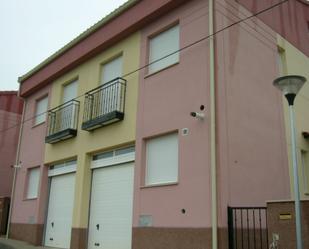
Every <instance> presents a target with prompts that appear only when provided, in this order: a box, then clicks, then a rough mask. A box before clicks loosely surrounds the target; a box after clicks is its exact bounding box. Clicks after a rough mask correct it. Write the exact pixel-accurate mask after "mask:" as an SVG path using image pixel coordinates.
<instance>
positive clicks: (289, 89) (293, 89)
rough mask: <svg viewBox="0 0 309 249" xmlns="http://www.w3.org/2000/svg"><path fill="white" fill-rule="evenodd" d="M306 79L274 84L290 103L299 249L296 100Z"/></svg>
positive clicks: (299, 247) (290, 78) (293, 78)
mask: <svg viewBox="0 0 309 249" xmlns="http://www.w3.org/2000/svg"><path fill="white" fill-rule="evenodd" d="M305 82H306V78H305V77H302V76H298V75H288V76H283V77H280V78H278V79H275V80H274V82H273V84H274V86H275V87H277V88H278V89H279V90H281V91H282V93H283V95H284V96H285V97H286V99H287V101H288V103H289V111H290V128H291V143H292V159H293V178H294V196H295V218H296V242H297V249H302V248H303V242H302V235H301V230H302V229H301V209H300V200H299V199H300V198H299V184H298V165H297V150H296V134H295V124H294V107H293V106H294V99H295V97H296V95H297V93H298V92H299V90H300V89H301V88H302V86H303V85H304V84H305Z"/></svg>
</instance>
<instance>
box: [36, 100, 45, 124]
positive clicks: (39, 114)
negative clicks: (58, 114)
mask: <svg viewBox="0 0 309 249" xmlns="http://www.w3.org/2000/svg"><path fill="white" fill-rule="evenodd" d="M47 108H48V97H47V96H46V97H44V98H42V99H39V100H37V101H36V108H35V120H34V124H35V125H38V124H41V123H44V122H45V120H46V112H47Z"/></svg>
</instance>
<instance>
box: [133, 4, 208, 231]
mask: <svg viewBox="0 0 309 249" xmlns="http://www.w3.org/2000/svg"><path fill="white" fill-rule="evenodd" d="M207 18H208V17H207V1H203V0H199V1H190V3H187V4H186V5H184V6H181V7H180V8H178V9H177V10H175V11H173V12H171V13H169V14H168V15H166V16H164V17H163V18H160V19H159V20H157V21H156V22H154V23H152V24H151V25H149V26H147V27H146V28H145V29H143V30H142V50H141V65H144V64H146V63H147V37H148V36H149V35H151V34H153V33H156V32H158V31H160V30H162V29H163V28H165V27H166V26H169V25H170V24H172V23H175V21H179V25H180V30H181V31H180V47H183V46H186V45H188V44H190V43H192V42H193V41H195V40H198V39H200V38H202V37H204V36H205V35H207V28H206V27H207V23H208V21H207V20H208V19H207ZM207 58H208V43H207V42H202V43H200V44H199V45H197V46H194V47H192V48H190V49H188V50H186V51H184V52H182V53H181V54H180V62H179V64H178V65H175V66H173V67H171V68H168V69H166V70H164V71H161V72H159V73H157V74H154V75H151V76H149V77H146V78H144V77H145V75H146V74H147V72H146V71H142V72H141V74H140V85H139V100H138V102H139V104H138V114H137V115H138V117H137V137H136V165H135V197H134V226H138V219H139V215H152V216H153V225H154V226H156V227H186V226H187V227H203V226H209V225H210V222H211V221H210V188H209V186H210V182H209V175H210V171H209V132H208V117H207V118H206V121H204V122H199V121H198V120H196V119H194V118H192V117H191V116H190V112H191V111H198V110H199V107H200V105H205V106H206V110H207V109H208V99H209V97H208V94H209V92H208V89H209V83H208V75H209V73H208V68H209V66H208V59H207ZM198 65H203V66H198ZM206 114H207V111H206ZM207 115H208V114H207ZM182 128H188V129H189V135H187V136H182V135H181V129H182ZM174 130H178V131H179V183H178V185H173V186H161V187H151V188H141V186H143V183H142V179H144V176H143V173H142V171H143V168H144V167H145V165H144V163H143V161H144V153H142V151H143V150H144V147H145V144H144V142H143V139H145V138H147V137H150V136H154V135H160V134H162V133H166V132H170V131H174ZM182 209H186V213H185V214H182V212H181V210H182Z"/></svg>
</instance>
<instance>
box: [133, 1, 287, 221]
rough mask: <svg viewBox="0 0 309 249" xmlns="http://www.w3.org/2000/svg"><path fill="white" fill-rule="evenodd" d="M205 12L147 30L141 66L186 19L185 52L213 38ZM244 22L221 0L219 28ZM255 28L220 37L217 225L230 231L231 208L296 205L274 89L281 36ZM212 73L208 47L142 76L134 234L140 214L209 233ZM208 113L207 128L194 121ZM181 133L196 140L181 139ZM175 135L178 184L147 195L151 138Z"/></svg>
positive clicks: (197, 9) (194, 5)
mask: <svg viewBox="0 0 309 249" xmlns="http://www.w3.org/2000/svg"><path fill="white" fill-rule="evenodd" d="M217 2H218V1H217ZM235 7H236V8H235ZM235 10H236V11H235ZM207 13H208V9H207V1H205V0H194V1H190V2H189V3H187V4H186V5H183V6H181V7H179V8H178V9H177V10H175V11H173V12H171V13H169V14H168V15H166V16H164V17H163V18H161V19H159V20H157V21H156V22H154V23H152V24H151V25H149V26H147V27H146V28H145V29H143V30H142V50H141V65H144V64H146V63H147V39H148V38H147V37H149V35H151V34H153V33H155V32H157V31H159V30H161V29H162V28H164V27H166V26H168V25H170V24H171V23H173V22H175V21H177V20H179V24H180V44H181V45H180V47H184V46H186V45H187V44H190V43H192V42H194V41H196V40H199V39H200V38H202V37H205V36H206V35H207V34H208V31H207V27H208V15H207ZM243 13H246V10H245V9H244V8H239V7H238V6H237V5H235V6H231V5H225V3H224V2H223V1H220V3H217V4H216V16H217V19H216V22H217V27H216V29H217V30H218V29H220V28H222V27H225V26H226V25H227V24H229V23H230V22H231V21H232V22H234V21H235V17H236V20H237V17H239V16H242V15H243ZM251 26H252V27H250V26H248V25H241V26H238V27H235V28H232V29H229V31H226V32H224V33H222V34H220V35H218V36H217V38H216V48H217V49H216V59H217V63H216V77H217V124H218V127H217V129H218V130H217V139H218V140H217V145H218V148H217V149H218V153H217V160H218V195H219V200H218V202H219V203H218V204H219V208H220V210H219V225H220V226H226V225H227V224H226V213H227V205H237V206H241V205H249V206H253V205H263V206H265V201H266V200H269V199H282V198H288V197H289V178H288V167H287V158H286V150H285V146H286V145H285V138H284V128H283V124H284V122H283V114H282V106H281V105H282V102H281V96H280V94H279V93H278V92H277V91H276V90H275V89H274V88H273V87H272V80H273V79H274V78H276V77H277V75H278V73H277V65H276V58H277V55H276V51H277V48H276V39H275V38H276V37H275V34H274V32H272V31H271V30H270V29H269V28H268V27H266V26H265V25H263V23H261V22H258V23H251ZM208 70H209V47H208V42H207V41H203V42H201V43H199V44H197V45H194V46H192V47H191V48H189V49H186V50H184V51H183V52H181V54H180V62H179V64H178V65H175V66H173V67H171V68H168V69H166V70H164V71H161V72H159V73H157V74H154V75H151V76H148V77H145V75H146V73H147V72H146V71H144V72H141V74H140V86H139V104H138V114H137V115H138V117H137V138H136V166H135V196H134V226H138V219H139V215H152V216H153V226H155V227H209V226H210V225H211V216H210V214H211V213H210V212H211V196H210V190H211V182H210V147H209V146H210V144H209V139H210V136H209V123H210V120H209V118H210V117H209V71H208ZM201 104H203V105H205V107H206V111H205V114H206V119H205V121H198V120H196V119H194V118H192V117H190V115H189V113H190V112H191V111H198V110H199V106H200V105H201ZM182 128H188V129H189V135H187V136H182V135H181V129H182ZM173 130H179V183H178V184H177V185H173V186H160V187H148V188H143V187H142V186H143V179H144V175H143V170H144V168H145V163H144V161H145V153H144V152H145V144H144V139H145V138H147V137H150V136H154V135H159V134H162V133H166V132H169V131H173ZM183 208H184V209H186V213H185V214H182V213H181V209H183Z"/></svg>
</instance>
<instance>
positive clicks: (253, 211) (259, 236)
mask: <svg viewBox="0 0 309 249" xmlns="http://www.w3.org/2000/svg"><path fill="white" fill-rule="evenodd" d="M228 233H229V249H268V230H267V208H266V207H228Z"/></svg>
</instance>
